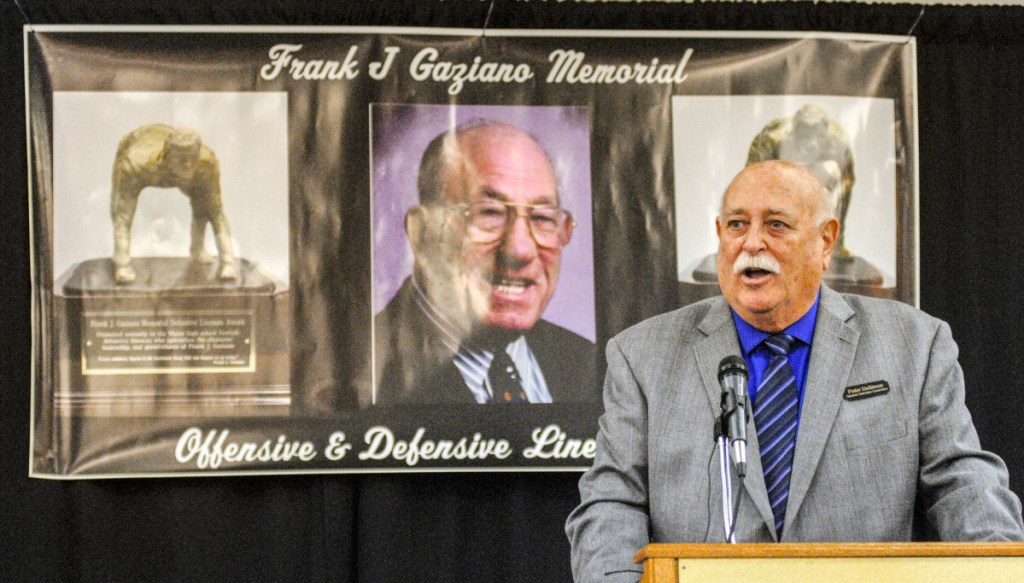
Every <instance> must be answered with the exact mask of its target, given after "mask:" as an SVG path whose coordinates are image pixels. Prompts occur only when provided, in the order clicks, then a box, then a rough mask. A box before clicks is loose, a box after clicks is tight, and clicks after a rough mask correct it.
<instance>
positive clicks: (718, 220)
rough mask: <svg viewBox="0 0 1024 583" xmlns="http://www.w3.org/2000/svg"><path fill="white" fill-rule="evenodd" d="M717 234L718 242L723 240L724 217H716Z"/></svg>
mask: <svg viewBox="0 0 1024 583" xmlns="http://www.w3.org/2000/svg"><path fill="white" fill-rule="evenodd" d="M715 234H716V235H718V240H719V241H721V240H722V217H715Z"/></svg>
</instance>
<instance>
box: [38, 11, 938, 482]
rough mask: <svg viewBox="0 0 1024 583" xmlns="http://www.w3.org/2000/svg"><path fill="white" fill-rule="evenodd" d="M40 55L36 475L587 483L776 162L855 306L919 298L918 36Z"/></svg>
mask: <svg viewBox="0 0 1024 583" xmlns="http://www.w3.org/2000/svg"><path fill="white" fill-rule="evenodd" d="M25 35H26V42H25V47H26V62H27V67H26V70H27V74H26V83H27V97H28V116H29V117H28V134H29V135H28V139H29V144H30V178H31V189H30V190H31V191H30V193H29V196H30V204H31V209H32V211H31V212H32V217H31V221H32V223H31V224H32V229H33V230H32V235H33V237H32V271H33V273H32V277H33V285H34V289H33V299H34V303H33V314H32V321H33V329H34V337H33V341H34V345H33V348H34V358H33V387H32V391H33V408H32V451H31V457H32V459H31V473H32V475H34V476H38V477H52V478H64V477H73V478H97V477H113V476H166V475H216V474H240V473H295V472H381V471H442V470H443V471H454V470H579V469H582V468H585V467H586V466H587V465H589V463H590V460H591V459H592V458H593V455H594V449H595V442H594V436H595V434H596V432H597V422H598V417H599V416H600V413H601V411H602V403H601V389H602V382H603V377H604V357H603V346H604V344H605V342H606V341H607V340H608V339H609V338H610V337H611V336H613V335H615V334H616V333H618V332H620V331H621V330H623V329H625V328H626V327H628V326H630V325H632V324H635V323H637V322H639V321H640V320H642V319H644V318H646V317H649V316H653V315H656V314H658V313H662V312H665V311H668V310H671V309H675V308H678V307H680V306H683V305H686V304H689V303H692V302H695V301H699V300H701V299H703V298H707V297H711V296H713V295H715V294H718V293H719V289H718V286H717V279H716V275H715V250H716V247H717V240H716V236H715V230H714V220H715V217H716V216H717V214H718V205H719V204H720V199H721V194H722V192H723V190H724V189H725V187H726V185H727V184H728V182H729V180H730V179H731V178H732V176H733V175H735V174H736V173H737V172H738V171H739V170H740V169H742V168H743V167H744V165H746V164H749V163H753V162H757V161H760V160H766V159H785V160H790V161H792V162H795V163H798V164H802V165H804V166H806V167H807V168H809V169H810V170H811V171H812V172H813V173H814V174H815V175H816V176H817V177H818V178H819V179H820V180H821V182H822V185H823V188H824V189H825V191H826V193H827V195H828V198H829V202H830V204H831V205H832V210H833V212H834V213H835V214H836V216H837V217H839V218H840V219H841V222H842V228H841V234H840V240H839V246H838V250H837V254H836V257H835V258H834V260H833V262H832V263H833V264H832V266H831V267H830V269H829V271H828V272H827V273H826V276H825V279H826V282H827V284H828V285H830V286H832V287H833V288H835V289H837V290H840V291H846V292H853V293H861V294H868V295H874V296H880V297H889V298H895V299H898V300H901V301H904V302H908V303H912V304H916V303H917V294H918V282H917V224H916V216H917V178H916V168H917V159H916V158H917V155H916V152H917V146H916V142H915V138H916V123H917V118H916V91H915V45H914V43H913V39H909V40H908V39H906V38H890V37H879V36H867V35H831V34H814V35H809V34H797V33H792V34H790V33H783V34H779V33H722V32H715V33H669V32H665V33H652V32H649V31H645V32H643V33H639V32H635V33H622V32H615V33H612V32H594V31H585V32H584V31H572V30H561V31H515V30H504V31H485V33H481V31H479V30H450V29H384V28H372V29H371V28H308V27H305V28H288V27H268V28H259V27H256V28H254V27H238V28H223V27H220V28H208V27H207V28H204V27H83V26H77V27H76V26H49V27H40V26H37V27H33V28H32V29H26V32H25ZM520 219H522V220H520ZM666 382H671V379H666Z"/></svg>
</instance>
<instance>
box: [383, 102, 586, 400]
mask: <svg viewBox="0 0 1024 583" xmlns="http://www.w3.org/2000/svg"><path fill="white" fill-rule="evenodd" d="M417 188H418V190H419V204H417V205H415V206H413V207H412V208H410V209H409V211H408V212H407V213H406V216H405V231H406V236H407V238H408V241H409V244H410V245H411V247H412V251H413V256H414V258H415V259H414V268H413V274H412V276H410V277H409V278H407V279H406V280H405V281H404V282H403V283H402V286H401V288H400V289H399V290H398V293H397V294H396V295H395V297H394V299H392V300H391V301H390V302H389V303H388V305H387V306H385V308H384V309H383V310H382V311H381V312H380V314H378V315H377V316H376V317H375V320H374V328H375V329H374V342H375V352H376V367H377V368H376V400H375V403H376V404H377V405H396V404H435V403H460V402H461V403H480V404H509V403H551V402H568V401H589V400H596V399H597V395H596V392H595V390H594V387H595V385H596V384H597V382H596V380H595V379H594V373H593V370H594V351H595V348H594V345H593V343H591V342H590V341H589V340H586V339H585V338H583V337H582V336H579V335H577V334H575V333H573V332H570V331H569V330H566V329H564V328H561V327H559V326H557V325H555V324H552V323H550V322H547V321H545V320H543V319H542V318H541V316H542V315H543V313H544V310H545V308H547V305H548V303H549V302H550V301H551V298H552V296H553V295H554V293H555V289H556V287H557V285H558V276H559V273H560V269H561V261H562V248H563V247H564V246H565V245H567V244H568V243H569V241H570V240H571V238H572V232H573V226H574V224H573V220H572V216H571V215H570V214H569V213H568V212H567V211H566V210H564V209H563V208H562V207H561V202H560V198H559V191H558V180H557V178H556V175H555V170H554V167H553V166H552V163H551V160H550V158H549V157H548V155H547V153H546V152H545V151H544V149H543V148H542V147H541V146H540V144H538V143H537V141H536V140H535V139H534V138H533V137H531V136H530V135H529V134H527V133H526V132H524V131H522V130H521V129H519V128H517V127H515V126H512V125H510V124H507V123H502V122H496V121H489V120H480V121H476V122H471V123H469V124H465V125H463V126H459V127H456V128H453V129H452V130H450V131H445V132H443V133H441V134H440V135H438V136H437V137H436V138H434V140H432V141H431V142H430V144H429V145H428V146H427V148H426V150H425V152H424V153H423V158H422V161H421V162H420V169H419V178H418V180H417Z"/></svg>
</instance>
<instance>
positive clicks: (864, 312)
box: [835, 293, 943, 328]
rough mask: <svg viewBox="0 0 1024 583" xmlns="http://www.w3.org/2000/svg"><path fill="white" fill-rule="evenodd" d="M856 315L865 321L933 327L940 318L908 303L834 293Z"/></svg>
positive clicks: (938, 322)
mask: <svg viewBox="0 0 1024 583" xmlns="http://www.w3.org/2000/svg"><path fill="white" fill-rule="evenodd" d="M835 295H836V296H837V297H839V298H841V300H842V301H843V302H844V303H845V304H846V305H847V306H849V308H850V309H851V310H853V313H854V314H855V315H856V316H859V317H860V318H861V319H863V320H865V321H867V322H890V323H899V324H902V325H917V326H926V327H931V328H935V327H938V326H939V325H941V324H942V323H943V321H942V320H940V319H939V318H936V317H935V316H932V315H931V314H928V313H927V312H924V311H922V310H920V309H918V308H916V307H914V306H911V305H910V304H907V303H904V302H901V301H897V300H892V299H886V298H875V297H870V296H862V295H858V294H851V293H836V294H835Z"/></svg>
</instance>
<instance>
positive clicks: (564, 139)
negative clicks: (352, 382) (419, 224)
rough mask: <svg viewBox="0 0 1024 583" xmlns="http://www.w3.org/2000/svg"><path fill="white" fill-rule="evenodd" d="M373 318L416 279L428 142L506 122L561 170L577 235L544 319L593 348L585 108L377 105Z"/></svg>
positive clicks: (374, 115)
mask: <svg viewBox="0 0 1024 583" xmlns="http://www.w3.org/2000/svg"><path fill="white" fill-rule="evenodd" d="M370 112H371V123H372V125H371V130H370V133H371V148H372V150H371V154H372V156H373V162H372V163H373V167H372V169H371V172H372V176H371V181H372V182H371V184H372V186H371V188H372V189H373V219H372V221H373V246H372V247H373V311H374V313H377V312H379V311H380V310H382V309H383V308H384V306H385V305H387V303H388V301H389V300H391V298H392V297H393V296H394V295H395V292H397V291H398V288H399V286H401V284H402V280H404V279H405V278H406V277H407V276H408V275H409V274H411V273H412V250H411V249H410V247H409V244H408V243H407V241H406V238H405V227H404V224H403V219H404V217H405V211H406V209H408V208H409V207H410V206H412V205H414V204H416V203H417V201H418V195H417V192H416V175H417V172H418V171H419V163H420V156H422V155H423V150H425V149H426V147H427V144H428V143H429V142H430V140H432V139H434V137H435V136H437V135H438V134H440V133H441V132H443V131H445V130H446V129H448V128H449V127H450V126H452V125H458V124H460V123H464V122H467V121H470V120H472V119H478V118H487V119H492V120H497V121H504V122H507V123H510V124H512V125H515V126H517V127H519V128H522V129H523V130H525V131H526V132H529V133H530V134H531V135H532V136H533V137H535V138H536V139H537V141H539V142H540V144H541V145H542V146H543V147H544V149H545V150H546V151H547V153H548V155H549V156H550V157H551V160H552V162H554V165H555V173H556V174H557V176H558V185H559V188H560V189H561V203H562V206H563V207H564V208H565V209H567V210H568V211H569V212H571V213H572V216H573V217H574V218H575V220H576V230H575V231H574V232H573V236H572V241H571V242H570V243H569V245H567V246H566V247H565V249H564V250H563V251H562V269H561V275H560V276H559V280H558V287H557V288H556V290H555V295H554V297H553V298H552V299H551V303H550V304H548V307H547V310H545V311H544V319H545V320H548V321H549V322H553V323H555V324H558V325H559V326H562V327H564V328H568V329H569V330H572V331H573V332H576V333H577V334H579V335H581V336H583V337H585V338H588V339H590V340H591V341H594V340H595V338H596V334H595V323H594V245H593V233H592V232H591V206H590V200H591V193H590V124H589V110H588V109H587V108H585V107H547V106H483V105H478V106H467V105H458V106H455V105H406V104H372V105H371V106H370Z"/></svg>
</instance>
